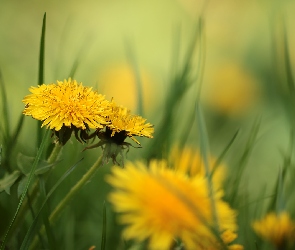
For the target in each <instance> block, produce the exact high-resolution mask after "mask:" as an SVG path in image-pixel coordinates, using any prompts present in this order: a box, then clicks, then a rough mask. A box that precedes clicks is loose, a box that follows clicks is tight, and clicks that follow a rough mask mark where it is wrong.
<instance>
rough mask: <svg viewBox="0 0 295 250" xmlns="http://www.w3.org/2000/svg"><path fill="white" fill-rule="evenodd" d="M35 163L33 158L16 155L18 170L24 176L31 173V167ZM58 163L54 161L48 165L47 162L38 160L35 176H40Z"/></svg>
mask: <svg viewBox="0 0 295 250" xmlns="http://www.w3.org/2000/svg"><path fill="white" fill-rule="evenodd" d="M34 161H35V157H31V156H26V155H23V154H21V153H19V154H18V155H17V159H16V163H17V166H18V168H19V169H20V170H21V171H22V173H23V174H24V175H28V174H29V173H30V171H31V168H32V165H33V163H34ZM59 162H60V161H55V162H53V163H48V162H47V161H44V160H40V161H39V163H38V165H37V167H36V170H35V172H34V174H35V175H42V174H44V173H46V172H47V171H48V170H50V169H51V168H52V167H53V166H55V165H56V164H57V163H59Z"/></svg>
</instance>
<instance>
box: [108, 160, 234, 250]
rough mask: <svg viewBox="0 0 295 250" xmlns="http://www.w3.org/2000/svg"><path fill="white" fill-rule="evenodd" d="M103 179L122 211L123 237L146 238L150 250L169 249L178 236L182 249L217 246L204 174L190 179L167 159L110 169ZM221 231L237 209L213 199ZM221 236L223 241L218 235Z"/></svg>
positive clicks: (229, 227) (228, 226)
mask: <svg viewBox="0 0 295 250" xmlns="http://www.w3.org/2000/svg"><path fill="white" fill-rule="evenodd" d="M107 181H108V182H109V183H110V184H111V185H112V186H113V187H114V189H115V190H114V191H113V192H111V193H110V195H109V200H110V202H111V203H112V204H113V205H114V208H115V210H116V211H117V212H119V213H120V217H119V218H120V222H121V223H122V224H125V225H126V227H125V229H124V231H123V236H124V237H125V238H126V239H134V240H136V241H143V240H146V239H149V246H150V249H159V250H161V249H169V247H171V246H172V245H173V244H174V242H175V239H177V238H179V239H181V241H182V242H183V243H184V245H185V248H186V249H210V247H212V246H215V245H216V244H217V241H218V240H217V239H216V236H215V235H216V234H214V233H213V231H214V230H213V228H215V227H214V225H215V223H214V220H213V213H212V211H211V200H210V197H209V191H208V188H207V181H206V179H205V178H204V176H200V175H196V176H194V177H191V178H189V177H188V176H187V175H185V174H184V173H182V172H177V171H174V170H173V169H171V168H168V166H167V162H165V161H151V163H150V165H149V168H147V167H146V166H145V165H144V164H143V163H142V162H136V163H135V164H133V163H128V164H126V167H125V168H124V169H122V168H119V167H113V169H112V175H110V176H108V177H107ZM215 204H216V213H217V217H218V227H219V230H220V232H224V231H226V230H230V231H232V232H234V231H235V230H236V229H237V227H236V222H235V218H236V213H235V212H234V211H233V210H232V209H231V208H230V207H229V205H228V204H227V203H225V202H224V201H222V200H221V199H220V198H216V199H215ZM220 240H221V241H222V239H221V237H220Z"/></svg>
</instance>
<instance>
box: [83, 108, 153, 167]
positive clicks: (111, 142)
mask: <svg viewBox="0 0 295 250" xmlns="http://www.w3.org/2000/svg"><path fill="white" fill-rule="evenodd" d="M111 105H112V111H111V113H110V114H109V115H108V117H107V118H106V120H107V122H108V124H107V125H106V128H105V130H103V131H101V130H97V131H96V132H95V135H97V137H98V138H99V139H100V141H99V142H98V143H97V144H95V145H92V146H90V147H86V148H85V149H89V148H94V147H99V146H101V147H104V148H103V161H108V160H109V159H110V158H111V159H112V160H113V163H114V164H118V165H120V164H119V162H118V161H117V156H118V155H119V154H120V155H121V157H122V165H124V160H123V159H124V157H123V153H122V151H123V150H124V149H125V148H126V147H127V148H129V146H132V145H131V144H130V143H128V142H125V139H126V138H127V137H129V138H131V139H132V140H133V141H135V142H136V143H137V144H139V145H140V143H139V141H137V140H136V139H135V138H134V136H141V137H147V138H153V136H152V134H153V132H154V127H153V125H152V124H150V123H146V119H144V118H142V117H141V116H137V115H133V114H131V113H130V111H129V110H128V109H127V108H124V107H122V106H117V105H116V104H115V103H114V102H111ZM90 137H92V135H91V136H90Z"/></svg>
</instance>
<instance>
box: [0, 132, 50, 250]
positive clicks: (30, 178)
mask: <svg viewBox="0 0 295 250" xmlns="http://www.w3.org/2000/svg"><path fill="white" fill-rule="evenodd" d="M48 134H49V130H46V132H45V134H44V136H43V139H42V142H41V145H40V148H39V150H38V152H37V156H36V159H35V161H34V164H33V166H32V169H31V172H30V175H29V179H28V182H27V184H26V188H25V191H24V192H23V194H22V196H21V198H20V201H19V204H18V206H17V209H16V212H15V214H14V216H13V218H12V221H11V223H10V225H9V227H8V230H7V232H6V234H5V236H4V239H3V242H2V245H1V248H0V249H1V250H4V248H5V244H6V240H7V238H8V236H9V233H10V229H11V227H12V226H13V223H14V221H15V219H16V217H17V215H18V212H19V210H20V207H21V205H22V204H23V201H24V199H25V197H26V194H27V192H28V189H29V186H30V183H31V180H32V178H33V175H34V172H35V169H36V167H37V165H38V162H39V160H40V157H41V155H42V152H43V150H44V146H45V141H46V139H47V138H46V137H47V135H48Z"/></svg>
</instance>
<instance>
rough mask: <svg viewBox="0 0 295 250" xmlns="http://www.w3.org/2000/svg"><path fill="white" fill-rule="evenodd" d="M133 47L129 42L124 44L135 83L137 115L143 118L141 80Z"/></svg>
mask: <svg viewBox="0 0 295 250" xmlns="http://www.w3.org/2000/svg"><path fill="white" fill-rule="evenodd" d="M132 48H134V46H131V45H130V43H129V42H126V51H127V57H128V60H129V62H130V64H131V66H132V69H133V74H134V77H135V83H136V90H137V113H138V114H139V115H141V116H144V110H143V94H142V92H143V90H142V80H141V77H140V70H139V67H138V63H137V61H136V56H135V52H134V50H132Z"/></svg>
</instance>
